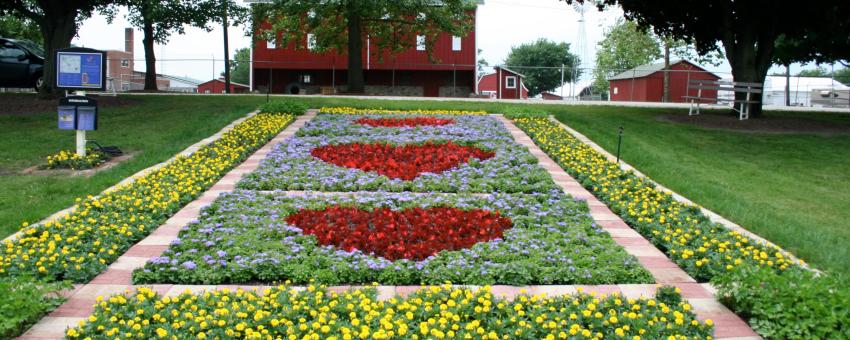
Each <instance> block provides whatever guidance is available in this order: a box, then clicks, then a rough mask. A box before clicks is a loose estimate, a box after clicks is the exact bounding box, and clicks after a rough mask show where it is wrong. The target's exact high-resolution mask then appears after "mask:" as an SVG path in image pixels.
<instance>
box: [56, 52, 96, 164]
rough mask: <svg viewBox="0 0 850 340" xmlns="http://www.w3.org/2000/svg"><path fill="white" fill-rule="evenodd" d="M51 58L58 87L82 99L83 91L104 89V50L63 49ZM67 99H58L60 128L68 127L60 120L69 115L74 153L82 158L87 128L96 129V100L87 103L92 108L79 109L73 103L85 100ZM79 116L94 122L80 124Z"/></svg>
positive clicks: (84, 151)
mask: <svg viewBox="0 0 850 340" xmlns="http://www.w3.org/2000/svg"><path fill="white" fill-rule="evenodd" d="M54 60H56V83H55V85H56V88H57V89H62V90H73V91H75V92H76V95H77V96H81V97H83V98H85V95H86V92H85V91H86V90H92V91H105V90H106V52H104V51H100V50H95V49H91V48H80V47H72V48H65V49H60V50H57V51H56V59H54ZM68 98H70V97H68ZM68 98H63V99H64V100H61V101H60V106H59V117H60V118H59V128H60V129H61V128H63V126H68V125H67V124H65V125H63V119H64V120H65V121H66V122H67V120H68V119H69V115H70V114H72V116H71V118H70V119H73V120H74V124H73V128H74V130H76V135H77V138H76V139H77V150H76V151H77V155H78V156H81V157H85V155H86V130H95V129H97V123H96V122H97V103H96V102H95V101H94V100H91V102H90V103H93V104H94V107H93V109H92V108H91V107H89V108H88V109H85V110H80V107H79V105H74V103H75V102H76V103H79V102H83V101H85V100H83V99H77V100H70V102H69V100H68ZM77 98H79V97H77ZM63 103H64V104H63ZM63 105H64V106H63ZM83 111H84V112H83ZM92 115H93V117H92ZM81 119H83V120H85V121H87V120H89V119H93V120H94V122H95V123H94V124H87V123H85V122H83V123H81V122H80V120H81Z"/></svg>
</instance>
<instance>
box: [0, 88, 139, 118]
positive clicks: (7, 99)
mask: <svg viewBox="0 0 850 340" xmlns="http://www.w3.org/2000/svg"><path fill="white" fill-rule="evenodd" d="M90 97H92V98H94V100H96V101H97V107H98V108H107V107H121V106H128V105H133V104H136V103H138V99H134V98H128V97H122V96H118V97H113V96H99V95H96V94H94V95H90ZM0 102H2V103H3V105H0V115H31V114H38V113H45V112H56V107H57V106H58V105H59V98H58V97H57V98H54V99H41V98H39V97H38V96H37V95H36V94H34V93H19V94H12V93H8V94H0Z"/></svg>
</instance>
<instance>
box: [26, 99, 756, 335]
mask: <svg viewBox="0 0 850 340" xmlns="http://www.w3.org/2000/svg"><path fill="white" fill-rule="evenodd" d="M315 114H316V112H315V111H314V110H311V111H310V112H309V113H308V114H307V115H304V116H299V117H298V118H297V119H296V121H295V122H293V123H292V124H290V125H289V126H288V127H287V128H286V129H285V130H283V131H282V132H281V133H280V134H278V135H277V136H276V137H275V138H274V139H272V140H271V141H270V142H269V143H268V144H266V145H265V146H263V147H262V148H261V149H259V150H257V151H256V152H255V153H254V154H253V155H251V156H250V157H248V159H247V160H245V162H243V163H242V164H241V165H239V166H238V167H236V168H234V169H233V170H231V171H230V172H229V173H228V174H226V175H225V176H224V177H222V178H221V179H220V180H219V181H218V182H217V183H216V184H215V185H213V186H212V187H211V188H210V189H209V190H207V191H206V192H205V193H204V194H203V195H201V196H200V197H198V198H197V199H196V200H195V201H193V202H191V203H189V204H188V205H186V206H185V207H184V208H183V209H181V210H180V211H179V212H177V213H176V214H175V215H174V216H173V217H171V218H170V219H168V220H167V221H166V222H165V224H163V225H162V226H160V227H159V228H157V229H156V230H155V231H154V232H153V233H151V234H150V235H149V236H148V237H146V238H145V239H143V240H142V241H140V242H139V243H137V244H136V245H134V246H133V247H131V248H130V249H129V250H128V251H127V252H126V253H124V254H123V255H122V256H121V257H119V258H118V260H116V262H115V263H113V264H112V265H110V266H109V268H108V269H107V270H106V271H105V272H103V273H101V274H100V275H98V276H97V277H95V278H94V279H93V280H92V281H91V282H89V283H88V284H85V285H76V286H75V287H74V289H73V290H71V291H69V292H67V293H66V295H67V296H68V297H69V299H68V301H67V302H65V303H64V304H63V305H62V306H60V307H59V308H57V309H56V310H55V311H53V312H52V313H50V314H49V315H48V316H46V317H44V318H43V319H42V320H41V321H40V322H39V323H38V324H36V325H35V326H33V327H32V328H31V329H30V330H29V331H27V333H25V334H24V335H23V336H22V337H21V338H22V339H59V338H62V337H63V335H64V332H65V330H66V329H67V328H68V327H69V326H75V325H76V324H77V322H79V321H80V320H83V319H84V318H86V317H88V316H89V315H91V313H92V312H93V310H94V307H93V305H94V304H95V299H96V298H97V297H98V296H110V295H114V294H120V293H127V294H129V293H131V292H132V291H134V290H135V288H136V287H140V286H134V285H132V284H131V275H132V272H133V270H134V269H136V268H140V267H142V266H144V264H145V263H146V262H147V261H148V260H149V259H150V258H152V257H156V256H159V255H161V254H162V252H163V251H164V250H165V249H167V248H168V246H169V244H170V243H171V241H173V240H174V239H176V238H177V234H178V233H179V231H180V229H181V228H182V227H183V226H185V225H186V224H187V223H189V222H191V221H194V220H196V219H197V218H198V216H199V213H200V211H201V209H202V208H203V207H205V206H207V205H209V204H210V203H212V202H213V201H214V200H215V199H216V198H218V196H219V195H220V194H222V193H225V192H230V191H233V190H234V189H235V187H236V183H237V182H238V181H239V180H240V179H241V177H242V176H243V175H244V174H247V173H250V172H252V171H254V170H256V169H257V168H258V167H259V165H260V162H261V161H262V160H263V159H265V157H266V156H267V155H268V154H269V152H271V151H272V149H273V148H274V147H275V146H276V145H277V144H278V143H280V142H282V141H283V140H284V139H285V138H288V137H290V136H293V135H294V134H295V132H296V131H297V130H298V129H299V128H301V127H302V126H303V125H304V124H305V123H307V122H308V121H309V120H310V119H312V118H313V117H314V116H315ZM491 116H492V117H494V118H495V119H497V120H499V121H501V122H502V123H503V124H504V126H505V128H507V130H508V131H509V132H510V133H511V135H512V136H513V137H514V139H515V140H516V141H517V143H519V144H521V145H523V146H525V147H526V148H528V150H529V151H530V152H531V154H532V155H534V156H535V157H537V159H538V161H539V164H540V166H541V167H543V168H544V169H546V171H547V172H549V174H550V175H551V176H552V178H553V179H554V181H555V183H556V184H557V185H558V186H560V187H561V188H562V189H563V190H564V192H566V193H568V194H570V195H572V196H573V197H574V198H576V199H578V200H584V201H586V202H587V204H588V206H589V208H590V216H591V218H593V220H594V221H595V222H596V224H597V225H599V226H601V227H602V229H604V230H605V231H607V232H608V233H609V234H610V235H611V237H612V238H613V239H614V241H615V242H617V244H619V245H620V246H622V247H623V248H625V250H626V252H628V253H629V254H632V255H634V256H635V257H637V259H638V261H639V262H640V263H641V264H642V265H643V266H644V267H646V268H647V270H649V272H650V273H652V275H653V277H654V278H655V280H656V282H657V283H659V284H667V285H673V286H676V287H679V288H680V289H681V290H682V296H683V297H685V298H686V299H688V301H689V303H690V304H691V305H692V306H693V307H694V312H695V313H696V314H697V317H698V318H699V319H701V320H705V319H712V320H713V321H714V322H715V337H716V338H717V339H730V340H731V339H736V340H747V339H759V337H758V336H757V335H756V333H754V332H753V331H752V330H751V329H750V328H749V326H747V324H746V323H745V322H744V321H743V320H741V319H740V318H739V317H738V316H736V315H735V314H734V313H732V312H731V311H730V310H729V309H727V308H726V307H724V306H723V305H722V304H720V303H719V302H717V300H716V299H715V298H714V294H713V291H712V289H711V287H710V286H709V285H707V284H700V283H697V282H696V281H695V280H694V279H693V278H691V277H690V276H689V275H688V274H687V273H686V272H684V271H683V270H682V269H681V268H679V267H678V266H677V265H676V264H675V263H673V262H672V261H670V259H668V258H667V257H666V256H665V255H664V253H662V252H661V251H660V250H658V249H657V248H655V247H654V246H653V245H652V244H651V243H650V242H649V241H647V240H646V239H645V238H643V237H642V236H641V235H640V234H638V233H637V232H635V231H634V230H633V229H631V228H630V227H629V226H628V225H627V224H626V223H625V222H623V220H622V219H620V217H619V216H617V215H616V214H614V213H613V212H612V211H611V210H609V209H608V208H607V207H606V206H605V204H604V203H602V202H600V201H599V200H598V199H596V197H595V196H593V194H591V193H590V192H589V191H587V190H585V189H584V188H583V187H582V186H581V184H579V183H578V182H577V181H576V180H575V179H573V178H572V177H571V176H570V175H569V174H567V173H566V172H564V170H563V169H561V168H560V167H559V166H558V165H557V164H556V163H555V162H554V161H553V160H552V159H551V158H549V157H548V156H547V155H546V154H545V153H544V152H543V151H542V150H541V149H540V148H539V147H537V145H536V144H534V142H533V141H532V140H531V138H530V137H528V136H527V135H526V134H525V133H524V132H523V131H522V130H520V129H519V128H517V127H516V126H515V125H514V124H513V123H512V122H510V121H509V120H508V119H506V118H504V117H503V116H502V115H491ZM285 193H286V194H287V195H293V196H299V195H304V194H305V192H303V191H287V192H285ZM314 194H316V193H315V192H314ZM321 194H327V193H321ZM346 194H355V195H356V193H346ZM479 195H481V196H486V195H487V194H479ZM141 286H145V287H150V288H152V289H153V290H154V291H156V292H159V293H161V294H165V295H168V296H176V295H179V294H181V293H183V292H184V291H186V290H189V291H191V292H201V291H208V290H219V289H224V288H229V289H236V288H242V289H245V290H253V289H256V290H258V291H262V290H264V289H265V288H268V287H270V286H265V285H172V284H161V285H141ZM357 287H359V286H333V287H329V289H330V290H332V291H345V290H348V289H351V288H357ZM370 287H371V286H370ZM473 287H474V286H473ZM296 288H297V287H296ZM301 288H303V287H301ZM419 288H421V286H378V287H377V289H378V297H379V298H380V299H388V298H390V297H392V296H395V295H402V296H404V295H407V294H410V293H412V292H414V291H416V290H417V289H419ZM656 288H657V285H656V284H616V285H540V286H523V287H520V286H505V285H495V286H492V291H493V293H494V294H495V295H497V296H503V297H506V298H512V297H514V296H516V295H517V294H521V293H522V292H525V293H529V294H539V293H546V294H549V295H563V294H573V293H576V292H579V291H583V292H585V293H590V292H596V293H604V294H611V293H620V294H622V295H623V296H625V297H628V298H639V297H641V296H645V297H652V296H654V295H655V290H656Z"/></svg>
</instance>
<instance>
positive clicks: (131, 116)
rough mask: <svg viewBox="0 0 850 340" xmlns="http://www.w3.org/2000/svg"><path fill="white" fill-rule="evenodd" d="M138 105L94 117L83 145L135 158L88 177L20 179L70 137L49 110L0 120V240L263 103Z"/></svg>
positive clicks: (146, 101) (141, 100) (185, 100)
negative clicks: (97, 120) (90, 142)
mask: <svg viewBox="0 0 850 340" xmlns="http://www.w3.org/2000/svg"><path fill="white" fill-rule="evenodd" d="M133 98H138V104H137V105H132V106H123V107H107V108H103V109H101V110H100V112H99V115H100V126H99V130H97V131H93V132H91V131H90V132H89V133H88V136H87V137H88V139H93V140H96V141H98V142H99V143H101V144H102V145H116V146H118V147H120V148H121V149H122V150H123V151H124V152H126V153H135V156H134V157H133V158H132V159H131V160H129V161H126V162H123V163H121V164H119V165H117V166H115V167H113V168H111V169H108V170H105V171H102V172H98V173H97V174H95V175H93V176H91V177H83V176H65V175H51V176H44V175H24V174H21V171H22V170H23V169H25V168H27V167H30V166H34V165H38V164H43V163H44V162H45V159H44V158H45V157H46V156H47V155H49V154H53V153H55V152H57V151H59V150H60V149H73V148H74V132H73V131H61V130H58V129H57V128H56V113H55V112H54V111H50V112H44V113H39V114H30V115H0V136H3V138H2V139H0V188H2V190H0V237H5V236H7V235H9V234H12V233H14V232H15V231H17V230H18V229H20V226H21V223H22V222H23V221H28V222H35V221H38V220H41V219H42V218H44V217H47V216H49V215H51V214H52V213H54V212H56V211H59V210H61V209H64V208H66V207H68V206H70V205H72V204H73V203H74V199H75V198H77V197H85V196H86V195H96V194H97V193H99V192H101V191H103V190H104V189H106V188H108V187H110V186H112V185H113V184H115V183H117V182H119V181H121V180H122V179H124V178H126V177H128V176H130V175H132V174H134V173H136V172H137V171H139V170H142V169H144V168H147V167H149V166H151V165H153V164H157V163H160V162H162V161H165V160H166V159H168V158H170V157H172V156H173V155H174V154H176V153H177V152H180V151H181V150H183V149H185V148H186V147H187V146H189V145H192V144H194V143H196V142H198V141H199V140H201V139H203V138H206V137H209V136H210V135H212V134H214V133H216V132H217V131H218V130H220V129H221V128H222V127H224V126H225V125H227V124H229V123H230V122H232V121H233V120H235V119H237V118H239V117H242V116H244V115H245V114H247V113H248V112H250V111H252V110H254V109H255V108H256V107H257V105H259V104H260V103H261V102H262V101H261V100H260V99H259V98H248V97H235V98H224V97H200V96H197V97H194V96H181V97H171V96H144V97H133Z"/></svg>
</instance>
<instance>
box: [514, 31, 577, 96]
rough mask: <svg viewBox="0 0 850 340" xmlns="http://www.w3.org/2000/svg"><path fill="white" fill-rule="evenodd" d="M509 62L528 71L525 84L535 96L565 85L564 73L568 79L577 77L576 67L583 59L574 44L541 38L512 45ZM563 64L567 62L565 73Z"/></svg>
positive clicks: (529, 93)
mask: <svg viewBox="0 0 850 340" xmlns="http://www.w3.org/2000/svg"><path fill="white" fill-rule="evenodd" d="M505 64H507V67H508V68H511V69H514V70H515V71H518V72H520V73H522V74H523V75H525V80H524V81H523V84H524V85H526V86H527V87H528V95H529V96H532V97H533V96H536V95H538V94H540V93H542V92H545V91H551V90H554V89H555V88H557V87H559V86H561V85H563V84H564V83H563V82H561V75H562V74H563V76H564V78H563V80H564V82H571V81H573V79H574V78H575V77H577V74H574V73H575V72H574V71H575V66H576V65H578V64H579V62H578V56H576V55H575V54H572V53H570V44H568V43H564V42H562V43H556V42H554V41H550V40H548V39H538V40H537V41H535V42H533V43H530V44H522V45H520V46H519V47H513V48H511V52H510V53H509V54H508V58H507V59H506V60H505ZM563 65H566V66H565V67H564V72H563V73H562V72H561V66H563ZM523 66H529V67H523Z"/></svg>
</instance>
